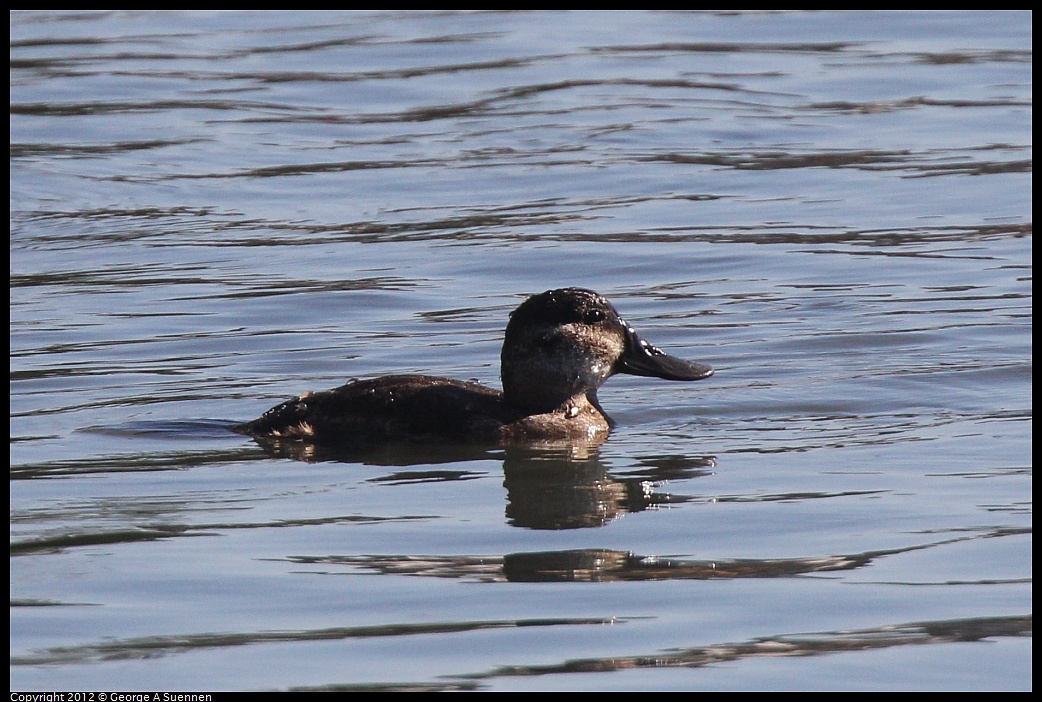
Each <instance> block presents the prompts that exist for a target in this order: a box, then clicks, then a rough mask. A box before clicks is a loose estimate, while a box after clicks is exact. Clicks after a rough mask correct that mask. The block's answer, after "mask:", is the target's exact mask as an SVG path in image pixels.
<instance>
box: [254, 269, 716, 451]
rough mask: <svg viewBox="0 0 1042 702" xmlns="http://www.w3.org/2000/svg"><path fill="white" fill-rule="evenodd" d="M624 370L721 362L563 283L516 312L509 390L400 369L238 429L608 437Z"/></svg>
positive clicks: (345, 439) (296, 402) (509, 347)
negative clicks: (663, 340) (665, 344)
mask: <svg viewBox="0 0 1042 702" xmlns="http://www.w3.org/2000/svg"><path fill="white" fill-rule="evenodd" d="M616 373H629V374H631V375H642V376H649V377H655V378H663V379H665V380H702V379H703V378H708V377H709V376H711V375H712V374H713V369H712V368H710V367H709V366H707V365H705V364H702V363H694V362H691V361H685V360H682V359H679V358H674V357H673V356H669V355H667V354H665V353H664V352H662V351H661V350H659V349H657V348H655V347H654V346H652V345H651V344H649V343H648V342H646V341H644V340H643V339H641V338H640V337H639V336H638V335H637V332H636V331H634V329H633V327H631V326H630V325H629V324H627V323H626V322H624V321H623V320H622V318H621V317H619V314H618V312H616V311H615V308H614V307H612V305H611V303H610V302H608V301H607V300H606V299H604V298H603V297H601V296H600V295H598V294H597V293H595V292H593V291H591V290H584V289H582V288H562V289H560V290H548V291H546V292H544V293H541V294H539V295H533V296H532V297H530V298H528V299H527V300H525V301H524V302H523V303H521V306H520V307H518V308H517V309H516V310H514V312H512V313H511V315H510V322H509V323H508V324H507V329H506V334H505V336H504V338H503V352H502V356H501V371H500V374H501V378H502V381H503V391H502V392H500V391H499V390H495V389H493V388H489V387H486V386H484V385H479V384H478V383H472V382H463V381H459V380H452V379H449V378H436V377H431V376H426V375H391V376H385V377H381V378H374V379H372V380H357V381H353V382H350V383H348V384H347V385H343V386H341V387H339V388H336V389H333V390H326V391H324V392H314V393H304V394H303V395H301V396H299V397H296V398H294V399H292V400H289V401H288V402H284V403H282V404H281V405H278V406H277V407H273V408H272V409H270V410H268V411H267V412H265V413H264V414H263V415H262V416H261V417H259V418H258V419H255V420H253V421H252V422H247V423H245V424H241V425H238V426H236V427H234V430H235V431H237V432H240V433H242V434H249V435H251V436H254V437H256V438H258V439H259V440H265V439H267V440H269V441H279V442H282V441H295V442H302V443H311V444H337V445H369V444H374V443H383V442H388V441H402V440H418V441H432V440H435V441H446V440H447V441H491V442H494V443H498V444H501V445H509V444H523V443H531V442H539V441H556V440H585V441H592V440H597V439H601V440H603V437H605V436H607V434H608V432H609V431H610V429H611V426H612V422H611V420H610V419H609V418H608V416H607V415H606V414H605V413H604V410H602V409H601V406H600V404H599V403H598V401H597V388H598V387H600V385H601V383H603V382H604V381H605V380H607V379H608V378H610V377H611V376H613V375H615V374H616Z"/></svg>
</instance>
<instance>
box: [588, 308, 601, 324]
mask: <svg viewBox="0 0 1042 702" xmlns="http://www.w3.org/2000/svg"><path fill="white" fill-rule="evenodd" d="M602 321H604V312H603V311H602V310H589V311H588V312H586V313H585V314H583V322H585V323H586V324H596V323H597V322H602Z"/></svg>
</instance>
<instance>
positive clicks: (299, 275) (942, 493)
mask: <svg viewBox="0 0 1042 702" xmlns="http://www.w3.org/2000/svg"><path fill="white" fill-rule="evenodd" d="M10 19H11V129H10V135H11V137H10V138H11V161H10V165H11V180H10V195H11V264H10V275H11V329H10V332H11V505H10V506H11V687H12V690H64V691H68V690H75V689H80V690H96V691H118V690H175V689H179V690H186V689H196V690H199V689H202V690H237V689H242V690H262V689H330V688H339V689H369V688H372V689H450V690H451V689H474V690H535V689H575V690H713V689H727V690H733V689H760V690H770V689H799V690H818V689H853V690H878V689H895V690H913V689H949V690H957V689H979V690H999V689H1019V690H1025V689H1030V687H1031V618H1032V613H1031V609H1032V608H1031V229H1032V227H1031V145H1032V138H1031V111H1032V110H1031V58H1032V55H1031V54H1032V51H1031V48H1032V47H1031V19H1032V18H1031V14H1030V12H954V11H953V12H937V13H918V12H903V13H894V12H868V13H863V12H763V13H740V12H679V13H672V12H627V13H619V12H604V13H599V12H572V13H557V12H521V13H508V12H504V13H499V12H294V13H270V12H243V13H238V12H191V13H190V12H162V13H157V12H71V11H70V12H14V13H12V14H11V16H10ZM564 285H579V286H583V287H589V288H593V289H595V290H597V291H599V292H601V293H603V294H605V295H606V296H608V297H609V298H610V299H611V300H612V301H613V302H614V303H615V305H616V307H618V309H619V310H620V312H621V313H622V314H623V315H624V316H625V317H626V319H627V320H628V321H629V322H631V323H632V324H633V325H634V326H636V327H637V328H638V329H639V330H640V331H641V332H642V333H643V334H644V336H645V337H646V338H647V339H648V340H649V341H651V342H652V343H654V344H656V345H658V346H660V347H662V348H663V349H666V350H668V351H670V352H671V353H674V354H675V355H678V356H682V357H687V358H691V359H696V360H700V361H704V362H708V363H711V364H712V365H714V366H715V367H716V368H717V375H716V376H714V377H713V378H710V379H708V380H705V381H702V382H699V383H692V384H681V383H668V382H664V381H658V380H652V379H645V378H633V377H618V378H614V379H612V380H611V381H609V383H608V384H607V385H606V386H605V387H604V388H603V389H602V391H601V393H600V397H601V401H602V404H603V405H604V406H605V408H606V410H607V411H608V412H609V414H611V415H612V417H613V418H614V419H615V420H616V421H617V422H618V426H617V428H616V430H615V431H614V433H613V434H612V436H611V438H610V439H609V440H608V441H607V442H606V443H605V444H604V445H602V446H601V447H600V448H599V450H598V451H595V452H593V453H592V454H583V453H582V452H579V451H576V452H574V453H571V454H569V453H567V452H550V451H538V450H533V451H531V452H523V453H520V454H519V453H518V452H515V451H511V452H509V453H508V452H504V451H498V450H497V451H485V452H478V453H471V454H467V455H464V454H458V453H457V454H453V453H444V452H436V451H434V450H433V449H431V450H429V451H425V450H418V451H412V452H409V453H405V452H403V451H401V450H395V449H394V448H393V447H392V448H389V449H387V450H386V451H384V452H383V453H380V454H378V455H371V456H365V457H350V456H338V455H323V454H316V455H312V456H304V455H299V456H296V457H271V456H268V455H266V454H265V453H264V451H263V450H262V449H261V447H260V446H258V445H256V444H255V443H253V442H252V441H251V440H249V439H247V438H244V437H241V436H238V435H235V434H231V433H230V432H228V431H227V430H226V427H227V425H228V424H229V423H230V422H232V421H240V420H245V419H250V418H253V417H255V416H257V415H259V414H260V413H261V412H262V411H264V410H265V409H267V408H268V407H270V406H272V405H274V404H276V403H277V402H279V401H281V400H283V399H286V398H288V397H291V396H293V395H296V394H298V393H300V392H302V391H304V390H318V389H323V388H328V387H333V386H335V385H339V384H341V383H343V382H345V380H346V379H348V378H352V377H367V376H372V375H378V374H383V373H390V372H401V371H408V372H423V373H433V374H438V375H448V376H453V377H458V378H464V379H465V378H476V379H478V380H480V381H482V382H486V383H488V384H492V385H496V384H498V351H499V343H500V338H501V333H502V328H503V326H504V324H505V322H506V318H507V314H508V313H509V311H510V310H511V309H512V308H513V307H514V306H516V304H517V303H518V302H519V301H520V300H521V299H522V298H523V296H524V295H526V294H529V293H533V292H539V291H542V290H545V289H547V288H551V287H559V286H564Z"/></svg>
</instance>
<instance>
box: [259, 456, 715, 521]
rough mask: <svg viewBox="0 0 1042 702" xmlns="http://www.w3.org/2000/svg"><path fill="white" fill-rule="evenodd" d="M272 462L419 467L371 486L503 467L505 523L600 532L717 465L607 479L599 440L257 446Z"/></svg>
mask: <svg viewBox="0 0 1042 702" xmlns="http://www.w3.org/2000/svg"><path fill="white" fill-rule="evenodd" d="M258 443H259V445H260V446H261V447H262V448H263V449H264V451H265V453H267V454H268V455H270V456H273V457H280V458H292V459H295V460H300V461H306V462H319V461H338V462H362V463H366V464H368V465H379V466H396V467H406V466H419V465H422V466H424V469H423V470H422V471H406V472H402V471H396V472H394V473H391V474H388V475H387V476H383V477H380V478H373V479H371V480H372V481H373V482H386V483H403V482H417V481H427V482H433V481H446V480H469V479H473V478H474V477H477V475H476V474H475V473H474V472H473V471H467V470H461V469H460V468H461V466H459V465H455V466H453V468H452V469H449V470H442V469H439V468H437V467H436V466H439V465H445V464H449V463H453V464H459V463H466V462H470V461H477V460H486V461H487V460H489V459H494V460H502V461H503V486H504V487H505V488H506V491H507V506H506V518H507V521H508V523H509V524H511V525H513V526H516V527H522V528H526V529H582V528H591V527H600V526H604V525H605V524H607V523H609V522H611V521H612V520H614V519H617V518H619V517H621V516H623V515H625V514H627V513H630V512H643V511H645V510H649V509H654V508H656V507H659V506H661V505H667V504H676V503H678V502H686V501H687V500H688V499H689V498H687V497H685V496H676V495H670V494H669V493H664V492H661V491H660V490H659V489H658V487H657V486H658V484H659V483H661V482H663V481H666V480H680V479H689V478H693V477H698V476H700V475H706V474H708V473H709V472H711V470H712V468H713V467H714V466H715V465H716V462H715V459H714V458H713V457H711V456H656V457H651V458H644V459H641V460H640V463H639V465H638V468H637V469H635V470H633V471H629V472H627V473H626V474H623V475H613V474H611V473H610V472H609V471H608V467H607V465H606V464H605V463H604V462H603V461H602V460H601V457H600V453H599V447H600V445H601V444H602V443H603V439H601V440H598V441H589V442H585V441H584V442H577V441H572V440H569V441H563V442H540V443H536V444H530V445H526V446H508V447H503V448H495V447H491V448H490V447H489V446H487V445H480V444H474V445H468V444H443V445H438V444H434V445H431V444H427V445H423V446H411V445H408V444H405V445H398V446H390V445H383V446H376V447H369V448H366V449H359V448H343V447H336V446H321V445H316V444H304V443H300V442H296V441H281V440H278V439H273V440H264V441H258Z"/></svg>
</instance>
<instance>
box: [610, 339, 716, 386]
mask: <svg viewBox="0 0 1042 702" xmlns="http://www.w3.org/2000/svg"><path fill="white" fill-rule="evenodd" d="M615 372H616V373H628V374H630V375H642V376H645V377H649V378H662V379H663V380H702V379H703V378H708V377H709V376H711V375H712V374H713V368H712V367H711V366H707V365H706V364H704V363H695V362H694V361H685V360H684V359H682V358H677V357H675V356H670V355H669V354H667V353H666V352H664V351H662V350H661V349H658V348H656V347H654V346H652V345H651V344H649V343H648V342H646V341H644V340H643V339H641V338H640V336H639V335H638V334H637V332H635V331H634V330H633V329H632V328H631V327H629V326H627V327H626V349H625V351H624V352H623V354H622V358H620V359H619V360H618V362H617V363H616V364H615Z"/></svg>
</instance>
